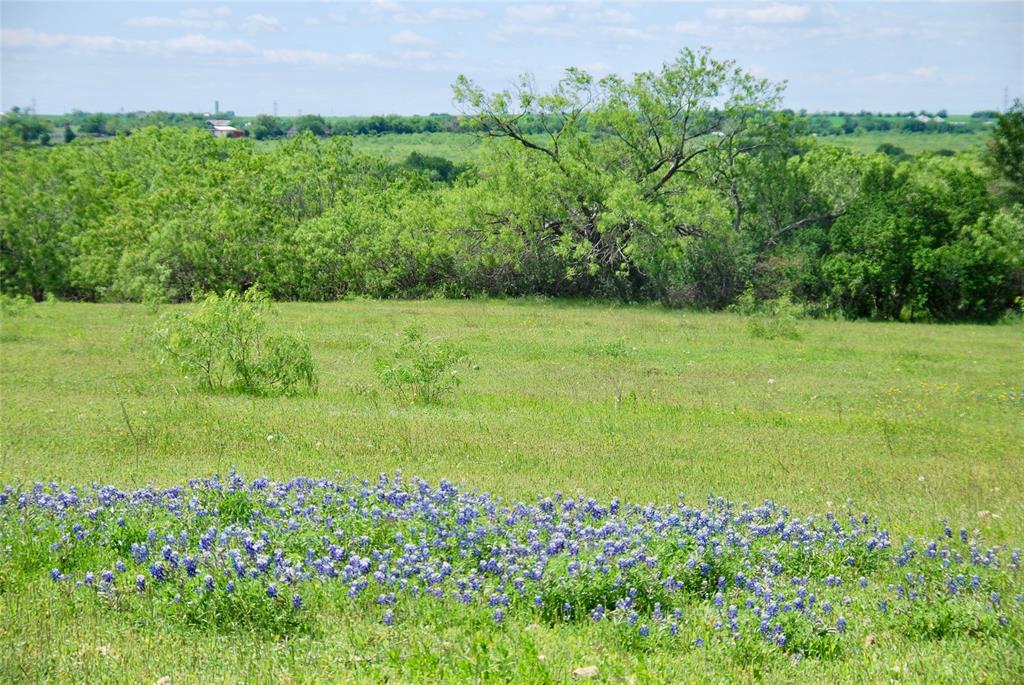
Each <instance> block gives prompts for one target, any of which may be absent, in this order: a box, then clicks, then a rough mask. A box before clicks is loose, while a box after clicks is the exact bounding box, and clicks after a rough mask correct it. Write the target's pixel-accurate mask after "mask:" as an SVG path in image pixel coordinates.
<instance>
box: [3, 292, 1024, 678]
mask: <svg viewBox="0 0 1024 685" xmlns="http://www.w3.org/2000/svg"><path fill="white" fill-rule="evenodd" d="M187 306H188V305H185V306H182V307H187ZM172 308H173V307H171V306H165V307H161V310H162V311H165V310H168V309H172ZM157 317H158V312H157V311H156V310H154V309H152V308H148V307H146V306H143V305H127V304H118V305H106V304H73V303H40V304H35V305H33V306H31V307H30V308H28V310H27V311H25V312H24V313H22V314H20V315H18V316H8V317H5V318H4V319H3V320H2V330H0V427H2V438H0V439H2V446H0V483H3V484H11V485H15V484H23V485H28V486H30V485H31V483H32V482H35V481H49V480H55V481H58V482H61V483H72V484H78V485H80V486H85V485H87V484H89V483H91V482H100V483H112V484H116V485H118V486H120V487H134V486H142V485H144V484H146V483H149V482H152V483H154V484H156V485H163V486H169V485H172V484H176V483H184V482H187V481H188V479H190V478H196V477H202V476H209V475H211V474H213V473H215V472H220V473H226V472H227V471H228V470H229V469H231V468H232V467H235V468H237V469H238V470H239V471H240V472H242V473H245V474H247V475H248V476H251V477H255V476H258V475H266V476H268V477H270V478H272V479H286V478H290V477H293V476H296V475H308V476H314V477H315V476H332V475H333V474H339V476H340V477H347V476H357V477H363V478H369V479H372V478H375V477H376V475H377V474H378V473H394V472H395V471H396V470H401V471H402V472H403V473H405V474H406V475H408V476H413V475H416V476H421V477H423V478H426V479H428V480H430V481H432V482H436V481H437V480H439V479H442V478H445V479H448V480H451V481H453V482H455V483H458V484H460V485H465V486H467V487H470V488H474V489H479V490H481V491H488V492H490V493H492V494H494V495H497V496H500V497H502V498H506V499H523V500H532V498H534V497H535V496H537V495H538V494H551V493H552V492H554V491H556V490H560V491H563V492H565V493H566V494H568V495H576V494H585V495H587V496H593V497H596V498H599V499H603V500H607V499H610V498H611V497H614V496H618V497H620V498H622V499H623V500H624V501H630V502H637V503H647V502H653V503H658V504H670V503H672V502H674V501H676V500H677V498H678V497H679V495H680V493H685V495H686V497H687V501H695V502H700V501H702V500H704V498H705V497H706V495H708V494H714V495H718V496H722V497H725V498H729V499H732V500H736V501H738V502H752V503H755V504H756V503H758V502H761V501H762V500H764V499H766V498H770V499H774V500H777V501H779V502H781V503H783V504H785V505H787V506H789V507H790V508H791V509H792V510H793V511H794V512H796V513H797V514H812V513H814V514H823V513H824V512H826V511H832V510H838V509H839V508H846V507H849V508H851V509H852V510H854V511H865V512H870V513H871V514H872V516H875V517H877V518H878V519H879V520H880V521H881V522H882V524H883V525H885V526H886V527H887V528H888V529H889V530H890V532H891V533H892V536H893V539H894V540H897V541H898V540H901V539H902V538H904V537H905V536H936V535H938V534H939V533H940V532H941V530H942V528H943V526H944V525H945V522H946V521H948V522H949V523H950V525H953V526H955V527H960V526H963V527H966V528H969V529H970V530H971V531H972V534H977V535H980V536H981V538H982V539H983V540H984V541H985V542H986V543H988V544H992V545H996V544H1001V543H1006V544H1008V545H1009V546H1010V547H1013V546H1019V545H1020V543H1021V542H1022V541H1024V398H1022V393H1024V328H1022V327H1021V325H1020V323H1019V322H1016V323H1005V324H1000V325H992V326H975V325H955V326H952V325H947V326H940V325H923V324H915V325H908V324H898V323H874V322H845V321H800V322H799V324H798V333H799V337H798V338H796V339H775V340H767V339H763V338H758V337H754V336H753V335H751V333H750V329H749V321H748V320H747V319H746V318H744V317H742V316H739V315H734V314H728V313H697V312H690V311H678V310H668V309H664V308H661V307H658V306H624V305H621V306H620V305H610V304H594V303H586V302H569V301H558V300H546V299H526V300H512V301H501V300H485V299H481V300H464V301H441V300H437V301H364V300H350V301H344V302H338V303H330V304H280V305H278V314H277V316H276V318H275V319H274V320H273V325H274V326H275V327H280V328H281V329H284V330H289V331H291V332H295V333H298V334H300V335H302V336H303V337H305V338H306V339H307V340H308V341H309V342H310V346H311V349H312V351H313V355H314V358H315V361H316V364H317V367H318V371H319V374H320V391H319V393H318V394H317V395H316V396H311V397H294V398H287V397H285V398H266V397H247V396H242V395H231V394H208V393H202V392H198V391H196V390H195V389H193V388H192V387H191V386H190V385H189V383H188V382H187V381H185V380H183V379H182V378H181V377H180V376H179V375H177V374H176V373H175V372H174V371H173V370H172V369H170V368H167V367H166V366H160V365H158V364H157V363H156V361H155V358H154V356H153V355H152V354H151V352H150V350H149V347H148V338H149V336H150V334H151V333H152V331H153V329H154V326H155V325H156V322H157ZM409 327H415V328H417V329H418V330H419V331H421V332H422V333H423V335H424V336H426V337H428V338H430V339H438V340H444V341H446V342H449V343H452V344H454V345H457V346H458V347H459V348H461V349H462V350H463V351H464V352H465V354H466V356H465V359H464V361H463V362H461V363H460V366H459V367H458V374H459V376H460V377H461V379H462V383H461V385H460V386H459V387H458V389H457V391H456V392H455V393H454V395H452V396H451V397H449V398H447V399H445V400H444V401H442V402H440V403H437V404H434V405H430V406H421V405H414V404H407V403H402V402H399V401H397V400H395V399H394V398H392V397H391V396H390V395H388V394H387V393H386V392H384V391H383V389H382V388H381V387H380V386H379V384H378V382H377V380H376V378H375V376H374V373H373V366H374V360H375V359H376V358H377V357H378V356H379V355H381V354H382V352H383V351H384V350H386V349H387V348H388V347H389V346H391V345H392V344H393V341H394V340H395V337H396V335H397V334H398V333H399V332H401V331H403V330H404V329H407V328H409ZM848 500H850V501H851V502H850V503H849V504H848V503H847V501H848ZM44 575H45V574H44ZM1018 578H1019V576H1018ZM1019 591H1020V589H1019V588H1018V592H1019ZM329 600H330V597H326V596H325V597H324V598H321V601H320V602H319V603H316V602H315V601H314V602H313V606H315V607H316V609H315V611H316V613H315V617H316V618H315V623H316V625H317V629H316V630H312V631H310V632H306V633H302V634H299V635H296V636H292V637H287V638H280V639H278V638H268V637H266V636H263V635H262V634H259V633H256V632H252V633H247V632H241V633H238V632H223V631H216V630H213V629H204V628H196V627H193V626H182V625H180V624H178V623H175V622H173V621H172V620H171V619H169V618H167V617H165V616H162V615H161V614H160V612H159V611H158V610H156V609H153V610H150V611H147V610H146V609H145V608H144V607H141V606H140V605H132V604H127V605H120V604H119V605H116V606H104V605H102V604H100V603H98V602H96V601H89V600H87V599H84V598H78V597H76V598H74V599H72V600H68V599H67V596H66V595H64V594H62V593H61V591H60V590H58V589H55V588H54V587H53V584H52V583H50V582H49V580H48V579H47V578H45V577H42V578H39V577H35V576H31V575H29V574H27V573H25V572H23V571H19V570H18V569H17V568H15V567H13V566H10V565H5V564H3V563H0V681H7V682H43V681H47V682H69V681H74V682H147V681H149V682H153V681H156V680H157V679H158V678H161V677H164V676H167V677H170V678H171V679H172V682H174V683H184V682H221V681H237V680H238V679H240V678H241V679H243V680H246V681H248V682H308V681H314V680H318V679H319V680H323V679H329V680H334V681H336V682H342V681H346V682H349V681H367V682H379V681H383V680H387V681H389V682H425V681H431V682H449V681H461V680H466V679H470V680H474V681H477V682H485V681H486V682H509V681H520V682H523V681H529V682H568V681H571V680H573V679H574V677H573V675H572V672H573V670H574V669H576V668H579V667H583V666H588V665H596V666H598V668H599V671H598V676H597V680H599V681H607V682H662V681H665V682H668V681H672V682H680V681H684V682H719V681H724V680H727V679H731V680H734V681H737V682H742V681H753V680H767V681H771V682H822V681H823V680H826V679H832V680H836V679H839V680H842V681H851V682H895V681H901V682H903V681H908V682H929V683H931V682H1007V683H1009V682H1020V678H1022V677H1024V656H1022V655H1024V643H1022V640H1024V631H1022V629H1021V610H1020V608H1019V604H1016V605H1015V607H1013V608H1010V609H1008V611H1010V612H1014V613H1013V615H1012V620H1013V623H1012V624H1011V627H1010V628H1009V629H1007V630H1006V631H1004V632H1002V633H1000V634H999V635H996V636H993V635H988V634H985V635H972V634H964V635H958V634H943V636H942V637H939V638H935V637H922V636H921V635H916V634H913V633H907V632H900V631H895V630H890V631H886V629H885V628H884V627H879V628H875V629H873V628H872V627H871V620H870V619H867V618H864V619H863V620H860V621H859V622H858V623H857V625H858V628H857V629H856V630H857V631H860V632H857V634H856V635H855V636H854V637H852V638H851V644H853V645H854V647H853V648H852V649H850V650H847V651H846V652H844V654H843V655H842V656H840V657H837V658H833V659H804V660H803V662H801V663H796V662H795V661H794V660H792V659H790V658H789V657H788V656H786V655H779V656H775V657H771V658H766V659H762V660H754V661H749V660H748V661H744V660H743V659H740V658H737V657H736V656H735V655H734V654H732V653H731V652H729V651H726V650H714V649H708V650H699V651H697V650H690V651H685V652H683V653H675V652H674V651H673V650H672V649H669V648H658V647H654V646H652V647H644V648H642V649H640V648H633V647H630V646H629V645H624V644H622V643H620V642H617V641H616V640H614V639H610V638H609V637H608V636H607V635H605V634H604V633H602V632H601V631H602V630H604V628H601V627H599V626H598V627H587V626H576V625H560V624H555V625H547V624H543V625H542V624H540V623H537V622H535V621H531V620H530V619H528V618H526V619H520V618H516V619H515V620H514V621H510V622H507V623H505V624H504V625H502V626H500V627H496V626H494V625H493V624H491V623H490V622H489V621H487V620H486V619H480V618H479V616H477V615H476V614H473V613H471V612H469V611H468V610H466V611H463V610H462V609H461V608H459V609H455V610H451V611H449V610H448V609H442V608H433V609H429V610H428V609H425V610H424V611H423V612H421V613H420V614H419V615H418V616H417V617H416V618H415V619H411V620H410V621H408V622H406V623H404V624H403V625H402V626H400V627H396V628H395V629H394V630H393V631H388V630H387V629H386V628H384V627H383V626H381V625H380V624H379V620H377V619H370V618H366V617H365V616H363V615H361V614H360V613H359V612H357V611H353V610H351V609H345V608H344V607H343V603H337V604H335V603H332V602H331V601H329ZM1006 601H1007V602H1008V603H1012V600H1011V598H1009V597H1007V598H1006ZM311 611H313V609H311ZM850 618H851V625H853V624H854V621H855V620H857V619H858V618H859V617H858V615H857V614H853V615H852V616H850Z"/></svg>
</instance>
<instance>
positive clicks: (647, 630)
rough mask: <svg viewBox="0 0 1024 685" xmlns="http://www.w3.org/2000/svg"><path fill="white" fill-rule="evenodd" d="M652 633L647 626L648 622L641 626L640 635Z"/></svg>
mask: <svg viewBox="0 0 1024 685" xmlns="http://www.w3.org/2000/svg"><path fill="white" fill-rule="evenodd" d="M650 634H651V629H650V628H648V627H647V624H646V623H645V624H643V625H642V626H640V637H647V636H648V635H650Z"/></svg>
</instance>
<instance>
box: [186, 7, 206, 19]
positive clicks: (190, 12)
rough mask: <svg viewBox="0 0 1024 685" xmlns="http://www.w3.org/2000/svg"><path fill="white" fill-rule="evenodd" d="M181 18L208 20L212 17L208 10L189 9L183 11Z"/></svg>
mask: <svg viewBox="0 0 1024 685" xmlns="http://www.w3.org/2000/svg"><path fill="white" fill-rule="evenodd" d="M181 16H183V17H185V18H186V19H206V18H207V17H209V16H210V13H209V12H207V11H206V10H197V9H187V10H182V11H181Z"/></svg>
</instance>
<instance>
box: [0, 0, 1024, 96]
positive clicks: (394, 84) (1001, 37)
mask: <svg viewBox="0 0 1024 685" xmlns="http://www.w3.org/2000/svg"><path fill="white" fill-rule="evenodd" d="M699 46H709V47H710V48H711V49H712V53H713V55H714V56H715V57H718V58H728V59H734V60H736V62H737V63H738V64H739V65H740V66H742V67H743V68H745V69H747V70H748V71H750V72H752V73H753V74H755V75H757V76H760V77H763V78H767V79H770V80H772V81H786V82H787V87H786V91H785V93H786V94H785V106H787V107H791V108H793V109H807V110H808V111H812V112H814V111H837V110H842V111H860V110H868V111H886V112H894V111H907V110H921V109H924V110H928V111H936V110H939V109H946V110H948V111H949V112H951V113H970V112H973V111H977V110H981V109H1002V108H1003V104H1004V97H1005V95H1006V94H1007V93H1008V95H1009V98H1010V100H1011V101H1012V99H1013V98H1014V97H1024V47H1022V46H1024V1H1022V0H1015V1H1011V2H999V3H983V2H962V3H961V2H852V1H850V2H836V3H829V2H813V3H811V2H771V1H769V2H755V3H751V2H714V3H698V2H654V3H645V2H632V1H629V2H596V1H587V2H572V3H559V2H546V3H521V2H426V3H419V2H400V1H398V0H375V1H373V2H369V1H367V2H273V3H268V2H230V1H229V2H224V1H222V2H153V3H149V2H88V1H84V0H80V1H78V2H44V1H35V2H8V1H7V0H0V59H2V62H0V106H2V107H3V109H4V110H7V109H9V108H11V107H12V106H15V105H17V106H21V107H30V106H32V104H33V102H34V103H35V108H36V111H37V112H40V113H49V114H60V113H64V112H69V111H71V110H73V109H80V110H84V111H106V112H113V111H120V110H121V109H124V110H125V111H135V110H167V111H196V112H206V111H212V110H213V108H214V101H215V100H218V101H219V102H220V109H221V111H227V110H233V111H235V112H236V113H238V114H245V115H252V114H257V113H273V112H274V108H275V102H276V103H277V105H276V107H277V112H278V113H279V114H281V115H295V114H299V113H318V114H323V115H330V116H341V115H350V114H357V115H366V114H387V113H395V114H428V113H431V112H456V111H457V109H456V108H455V106H454V105H453V104H452V101H451V84H452V82H453V81H454V80H455V78H456V77H457V76H458V75H459V74H465V75H466V76H468V77H470V78H471V79H473V80H474V81H476V82H477V83H479V84H480V85H482V86H484V87H486V88H489V89H495V88H502V87H504V86H506V85H508V84H509V83H510V82H511V81H512V80H513V79H514V78H515V77H516V76H517V75H518V74H521V73H531V74H533V75H534V76H535V78H536V80H537V82H538V83H539V84H540V85H542V86H544V85H550V84H552V83H554V82H556V81H557V80H558V78H559V76H560V74H561V73H562V71H563V70H564V69H565V68H566V67H570V66H573V67H579V68H582V69H585V70H587V71H589V72H590V73H592V74H594V75H595V76H598V77H600V76H604V75H607V74H609V73H616V74H621V75H629V74H632V73H635V72H638V71H646V70H656V69H658V68H659V67H660V65H661V64H662V63H664V62H666V61H671V60H672V59H673V58H674V56H675V55H676V54H678V51H679V50H680V49H682V48H684V47H693V48H696V47H699Z"/></svg>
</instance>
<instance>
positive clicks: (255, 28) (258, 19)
mask: <svg viewBox="0 0 1024 685" xmlns="http://www.w3.org/2000/svg"><path fill="white" fill-rule="evenodd" d="M242 30H243V31H245V32H246V33H275V32H277V31H284V30H285V28H284V25H283V24H281V21H280V20H279V19H278V18H277V17H271V16H267V15H265V14H250V15H249V16H248V17H246V18H245V21H243V22H242Z"/></svg>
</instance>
